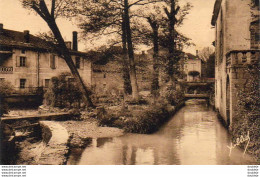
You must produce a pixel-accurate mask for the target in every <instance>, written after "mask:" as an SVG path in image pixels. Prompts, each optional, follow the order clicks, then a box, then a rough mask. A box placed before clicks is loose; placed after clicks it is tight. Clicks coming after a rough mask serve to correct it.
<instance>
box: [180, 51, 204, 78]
mask: <svg viewBox="0 0 260 177" xmlns="http://www.w3.org/2000/svg"><path fill="white" fill-rule="evenodd" d="M193 71H197V72H198V73H199V75H197V76H192V75H190V74H189V73H190V72H193ZM201 71H202V60H201V59H200V58H199V57H198V56H194V55H192V54H190V53H186V54H185V55H184V73H185V74H186V81H188V82H194V81H199V80H200V78H201V76H202V72H201Z"/></svg>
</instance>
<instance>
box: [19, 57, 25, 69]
mask: <svg viewBox="0 0 260 177" xmlns="http://www.w3.org/2000/svg"><path fill="white" fill-rule="evenodd" d="M20 66H21V67H25V66H26V57H20Z"/></svg>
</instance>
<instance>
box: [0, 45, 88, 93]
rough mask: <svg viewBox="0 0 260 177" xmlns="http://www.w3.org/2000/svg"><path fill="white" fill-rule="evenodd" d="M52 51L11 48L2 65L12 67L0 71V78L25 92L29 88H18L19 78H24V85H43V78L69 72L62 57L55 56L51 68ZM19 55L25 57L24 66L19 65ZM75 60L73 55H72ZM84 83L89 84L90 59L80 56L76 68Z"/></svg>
mask: <svg viewBox="0 0 260 177" xmlns="http://www.w3.org/2000/svg"><path fill="white" fill-rule="evenodd" d="M52 55H53V54H52V53H47V52H36V51H30V50H26V51H25V54H23V53H22V52H21V50H18V49H13V54H12V56H11V57H9V58H8V59H6V60H5V62H4V63H3V64H2V65H1V66H2V67H3V66H4V67H11V66H12V67H13V72H12V73H3V72H2V73H1V72H0V78H2V79H5V80H6V81H9V82H11V84H12V85H13V86H14V88H15V89H16V90H20V91H21V90H23V91H25V92H27V91H29V90H30V89H28V88H26V89H20V79H26V83H25V87H45V79H51V78H52V77H54V76H57V75H59V74H60V73H62V72H70V69H69V67H68V66H67V64H66V62H65V61H64V59H62V58H60V57H58V56H56V57H55V65H56V67H55V68H51V64H50V61H51V57H52ZM20 56H24V57H26V66H25V67H21V66H19V65H20V64H19V61H20ZM72 59H73V61H74V62H75V56H72ZM78 71H79V73H80V75H81V77H82V79H83V81H84V83H85V84H86V85H88V86H90V85H91V77H92V65H91V61H89V60H88V59H85V58H83V57H80V68H79V69H78Z"/></svg>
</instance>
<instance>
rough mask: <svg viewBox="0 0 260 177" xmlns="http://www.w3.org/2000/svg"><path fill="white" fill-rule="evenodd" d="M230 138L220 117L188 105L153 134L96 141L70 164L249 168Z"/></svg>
mask: <svg viewBox="0 0 260 177" xmlns="http://www.w3.org/2000/svg"><path fill="white" fill-rule="evenodd" d="M229 145H230V137H229V135H228V133H227V131H226V129H225V128H224V127H223V126H222V125H221V123H220V122H219V120H218V119H217V114H216V113H215V112H214V111H213V110H212V109H211V108H208V107H206V106H205V105H203V104H199V105H186V106H185V107H183V108H182V109H180V110H179V111H178V112H177V113H176V114H175V115H174V116H173V117H172V118H171V119H170V120H169V122H167V123H166V124H165V125H164V126H163V127H161V129H160V130H159V131H158V132H156V133H154V134H151V135H145V134H126V135H123V136H121V137H116V138H97V139H93V140H92V143H91V145H89V146H88V147H86V148H85V149H72V151H71V155H70V156H69V160H68V163H67V164H68V165H76V164H78V165H248V164H255V161H254V160H253V158H252V157H250V156H249V155H247V154H246V155H244V156H243V150H241V149H239V148H237V147H236V148H234V149H233V150H232V151H231V154H230V150H229V149H228V147H227V146H229Z"/></svg>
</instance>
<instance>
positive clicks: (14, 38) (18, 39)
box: [0, 29, 54, 50]
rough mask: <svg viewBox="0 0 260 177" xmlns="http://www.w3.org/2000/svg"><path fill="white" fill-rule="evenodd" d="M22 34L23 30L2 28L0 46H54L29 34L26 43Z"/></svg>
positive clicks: (47, 48)
mask: <svg viewBox="0 0 260 177" xmlns="http://www.w3.org/2000/svg"><path fill="white" fill-rule="evenodd" d="M24 35H25V34H24V32H18V31H13V30H8V29H3V30H2V31H1V32H0V46H1V47H15V48H31V49H43V50H53V46H54V44H53V43H51V42H48V41H45V40H43V39H41V38H39V37H36V36H33V35H30V39H29V42H28V43H26V40H25V37H24Z"/></svg>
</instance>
